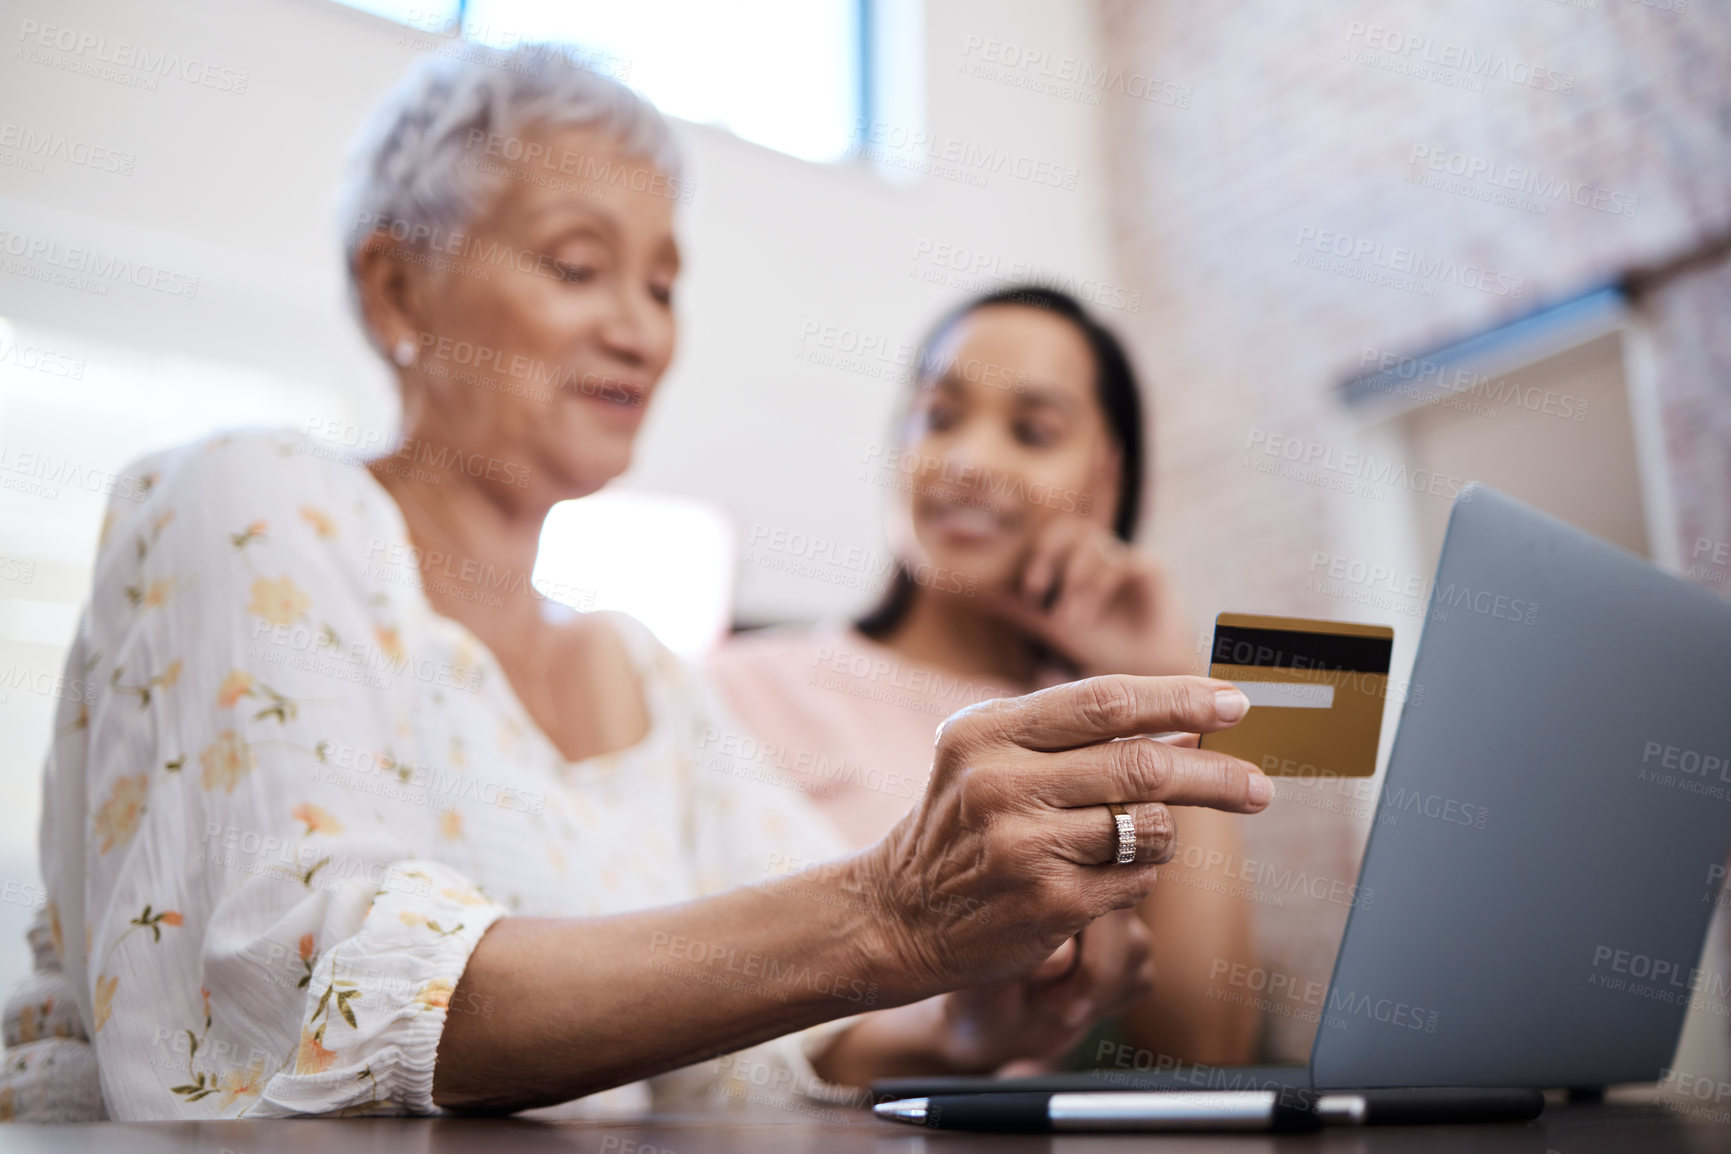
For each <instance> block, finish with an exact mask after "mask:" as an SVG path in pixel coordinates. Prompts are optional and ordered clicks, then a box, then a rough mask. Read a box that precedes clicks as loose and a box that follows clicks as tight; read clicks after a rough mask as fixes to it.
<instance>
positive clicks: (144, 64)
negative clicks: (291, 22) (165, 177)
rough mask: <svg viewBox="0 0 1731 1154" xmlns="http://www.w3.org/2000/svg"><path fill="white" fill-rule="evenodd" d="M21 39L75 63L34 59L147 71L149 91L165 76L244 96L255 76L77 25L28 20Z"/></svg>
mask: <svg viewBox="0 0 1731 1154" xmlns="http://www.w3.org/2000/svg"><path fill="white" fill-rule="evenodd" d="M18 39H19V40H20V41H22V42H23V44H24V47H25V49H50V50H53V51H55V52H61V53H64V54H65V56H66V57H69V58H71V61H70V62H71V64H72V67H66V66H65V65H64V64H62V63H61V62H60V61H55V60H53V59H52V58H49V59H44V60H38V59H32V63H41V64H49V65H50V66H51V67H62V68H65V70H66V71H71V72H84V71H86V70H87V69H88V68H91V67H97V66H101V65H109V66H112V67H115V68H123V69H132V70H134V71H137V72H142V73H144V77H141V78H140V79H148V80H149V81H150V83H149V84H148V85H141V86H140V87H145V89H146V91H152V92H153V91H155V90H156V84H155V80H157V79H163V80H180V81H183V82H185V83H187V84H191V85H193V86H195V87H198V88H214V89H215V90H216V91H218V92H232V93H234V94H235V95H237V96H242V95H245V94H246V86H247V83H248V81H249V80H251V76H250V75H249V74H248V73H245V72H239V71H236V70H235V69H232V68H223V67H221V66H219V65H215V64H211V63H209V62H207V61H203V60H198V59H195V58H193V57H190V56H182V55H181V54H180V53H178V52H168V51H160V50H157V49H153V48H150V47H147V46H145V45H142V44H134V43H132V42H131V41H130V40H111V39H110V38H108V37H107V36H98V35H96V34H94V33H91V32H84V31H81V30H79V29H77V28H66V27H63V26H60V25H54V24H39V23H37V22H36V21H34V20H25V21H22V22H21V23H20V24H19V26H18ZM21 54H22V53H21ZM79 65H83V66H84V67H79ZM102 78H103V79H112V78H113V77H106V76H105V77H102Z"/></svg>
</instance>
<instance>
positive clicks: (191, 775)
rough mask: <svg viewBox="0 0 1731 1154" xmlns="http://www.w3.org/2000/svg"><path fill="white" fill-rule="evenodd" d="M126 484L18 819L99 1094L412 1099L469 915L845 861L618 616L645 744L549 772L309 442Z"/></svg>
mask: <svg viewBox="0 0 1731 1154" xmlns="http://www.w3.org/2000/svg"><path fill="white" fill-rule="evenodd" d="M131 474H132V475H133V476H135V477H136V478H137V484H136V490H135V491H136V492H138V493H142V494H143V496H142V499H136V500H122V499H118V498H117V499H116V500H115V502H114V507H113V508H112V510H111V512H110V514H109V519H108V521H107V522H106V523H105V526H104V534H103V540H102V544H101V545H100V547H99V551H98V556H97V564H96V574H95V584H94V588H93V591H92V594H91V601H90V605H89V607H88V609H87V610H86V612H85V613H84V616H83V619H82V621H81V623H80V626H79V630H78V635H77V639H76V641H75V643H74V645H73V648H72V651H71V655H70V657H69V659H68V663H67V671H66V678H67V682H66V683H67V684H68V685H69V686H76V687H77V689H76V691H75V692H71V693H68V694H66V695H64V696H65V697H67V698H75V700H63V701H62V702H61V706H60V709H59V715H58V717H57V719H56V724H55V736H54V744H53V748H52V751H51V753H50V756H49V760H48V767H47V771H46V780H45V790H44V813H43V823H42V863H43V874H44V878H45V881H46V884H47V890H48V895H49V903H48V907H47V910H46V916H47V921H48V930H49V936H50V937H51V941H52V950H51V951H48V950H44V951H43V953H44V954H50V955H51V956H50V957H49V960H48V964H47V966H46V967H45V968H47V969H52V968H54V967H55V966H57V967H58V969H59V970H61V971H63V972H64V979H63V980H64V981H65V982H66V983H67V986H68V988H69V990H70V991H72V992H73V994H75V997H76V1001H77V1011H78V1012H77V1015H76V1016H77V1018H78V1019H79V1020H80V1021H79V1025H81V1027H82V1033H83V1034H84V1036H85V1037H87V1038H88V1039H89V1040H90V1041H89V1044H90V1045H91V1046H93V1047H94V1053H95V1059H96V1060H95V1063H94V1066H95V1069H96V1070H97V1071H98V1073H99V1075H100V1079H101V1086H100V1091H101V1098H100V1100H101V1102H102V1103H103V1104H104V1105H105V1107H106V1110H107V1113H108V1115H109V1116H110V1117H113V1118H117V1119H158V1118H170V1119H172V1118H198V1117H217V1116H235V1115H240V1114H248V1115H253V1116H260V1115H266V1116H268V1115H289V1114H322V1113H331V1112H367V1113H375V1112H376V1113H427V1112H436V1107H435V1106H434V1105H433V1102H432V1081H433V1064H434V1055H435V1052H436V1050H437V1047H438V1043H439V1037H440V1033H441V1031H442V1030H443V1027H444V1024H445V1020H446V1014H447V1013H448V1012H452V1009H453V1008H452V1006H451V1000H452V997H453V994H454V993H455V991H456V987H457V983H458V980H459V979H460V978H461V976H462V973H463V968H464V965H465V964H466V962H467V960H468V957H469V954H470V952H471V951H472V950H473V949H474V948H475V944H476V943H477V941H479V939H480V937H481V935H482V934H483V932H485V931H486V929H487V927H488V926H490V925H491V924H492V923H493V922H494V921H495V920H496V919H498V918H500V917H502V916H506V915H508V914H524V915H540V916H555V915H566V916H582V915H604V914H611V913H619V912H623V911H629V910H636V909H642V908H645V907H649V906H657V905H663V904H667V903H673V902H679V901H684V900H687V899H690V898H693V897H697V896H700V895H703V894H707V893H712V892H715V891H718V890H721V889H724V888H727V887H730V886H734V885H738V884H748V883H751V882H755V881H762V880H764V879H765V878H766V877H767V876H769V874H770V873H771V872H774V871H775V870H777V869H778V868H779V866H778V863H794V864H800V865H803V864H806V863H809V862H812V861H816V860H822V859H825V858H829V857H834V856H837V855H838V854H840V853H842V852H845V850H844V847H843V845H842V844H841V843H840V842H839V840H838V839H837V837H836V835H835V834H834V832H833V831H832V830H830V829H829V828H828V827H827V826H826V825H825V824H824V822H823V820H822V819H821V818H820V817H818V816H817V815H815V813H814V811H812V810H811V809H809V808H808V807H807V804H806V803H805V802H804V800H803V799H802V798H801V797H800V795H799V794H798V793H797V792H794V791H791V790H788V789H785V788H779V787H777V786H774V785H771V784H767V783H765V782H763V781H761V780H758V778H761V777H762V775H754V774H753V773H752V772H750V769H751V767H749V766H746V767H743V768H742V767H738V766H732V765H730V764H728V763H727V762H726V761H725V759H721V758H719V757H718V756H717V754H716V750H715V748H714V747H715V746H716V745H717V743H716V742H715V740H714V739H715V735H716V734H717V733H721V732H730V731H733V730H734V728H735V726H734V723H732V722H730V721H729V720H728V719H727V718H726V716H725V715H724V714H723V713H722V712H721V710H720V709H719V707H718V706H716V705H715V704H714V701H713V698H712V697H711V696H710V695H709V694H708V692H707V691H706V690H705V689H703V688H702V685H701V683H699V682H697V681H695V680H694V679H693V677H692V675H691V674H690V673H689V672H688V671H687V669H686V668H685V667H684V666H683V665H682V664H681V663H679V662H678V661H677V660H675V659H674V658H673V657H672V656H671V655H670V654H669V653H668V652H667V651H666V650H665V649H664V648H662V647H661V646H660V645H659V644H658V643H657V642H656V641H655V640H654V639H653V637H652V636H651V635H650V634H649V633H648V631H647V630H646V629H644V628H643V627H642V626H641V625H639V624H637V623H636V622H634V621H632V620H631V619H629V618H625V617H621V616H617V615H609V616H610V617H611V619H612V623H613V624H614V625H615V626H616V627H617V628H618V629H619V630H620V632H621V634H622V636H623V637H624V639H625V641H626V643H627V647H628V649H629V650H630V652H631V654H632V659H633V661H634V663H635V665H636V666H637V668H638V670H639V674H640V677H641V679H642V682H643V686H644V691H645V694H646V700H647V702H648V705H649V712H650V717H651V724H650V731H649V734H648V736H647V737H646V738H645V739H644V740H643V741H642V742H640V743H639V744H637V745H635V746H632V747H631V748H629V749H627V750H624V751H621V752H618V753H614V754H608V755H604V756H599V757H594V758H589V759H587V760H585V761H582V762H577V763H570V762H567V761H565V760H564V759H563V758H562V757H561V756H560V754H559V753H558V751H557V750H556V749H555V748H554V747H553V745H552V744H551V742H550V741H549V740H548V739H547V738H546V737H545V735H544V734H542V733H541V731H540V730H539V729H538V728H537V727H536V725H535V724H534V723H533V722H532V721H531V720H530V719H529V717H528V715H527V713H526V711H525V710H524V709H523V707H522V705H521V704H520V703H519V702H518V700H517V699H516V696H515V695H514V693H513V691H512V689H511V687H510V684H509V682H508V681H507V680H506V678H505V676H504V674H503V673H502V672H501V670H500V669H499V667H498V665H497V663H496V662H495V660H494V659H493V657H492V655H491V654H490V653H489V652H488V650H487V649H486V648H485V646H483V645H482V644H481V643H480V642H479V641H478V640H477V639H476V638H475V637H474V636H473V635H472V634H471V633H470V632H469V631H468V630H467V629H465V628H464V627H463V626H461V625H459V624H458V623H456V622H454V621H452V620H450V619H448V618H445V617H442V616H440V615H438V614H436V613H434V612H433V610H432V609H431V607H430V606H429V604H428V603H427V601H426V598H425V597H424V595H423V593H422V591H421V587H420V581H421V580H422V575H421V572H420V570H419V569H418V568H417V565H416V561H415V555H414V554H413V553H412V551H411V550H410V549H409V545H408V537H407V533H406V531H405V529H404V525H403V522H402V520H401V517H400V515H399V513H398V511H397V508H396V506H395V504H394V502H393V501H392V499H391V498H390V497H389V495H388V494H386V492H385V491H384V490H383V489H382V488H381V487H379V485H378V484H377V483H376V482H375V481H374V480H373V478H372V477H371V475H370V474H369V473H367V471H366V470H365V469H364V468H362V467H360V466H359V465H358V464H357V463H355V462H353V461H348V460H342V459H336V458H334V457H333V455H332V454H331V452H330V450H329V448H328V447H327V446H323V445H319V444H318V443H316V442H313V441H310V440H308V439H306V438H303V437H299V436H297V435H295V434H290V433H245V434H234V435H228V436H224V437H218V438H213V439H210V440H207V441H203V442H199V443H195V444H193V445H190V446H186V447H183V448H180V449H176V450H173V451H170V452H168V453H164V454H160V455H158V456H155V457H152V458H148V459H146V460H145V461H143V462H141V463H140V464H138V465H136V466H134V468H133V469H132V470H131ZM120 491H121V492H129V491H132V490H128V489H121V490H120ZM515 591H516V592H519V593H522V592H526V589H524V588H522V587H521V586H519V587H518V588H517V589H516V590H515ZM646 964H649V963H647V962H646ZM40 976H41V975H39V977H40ZM865 1008H868V1007H867V1006H866V1005H856V1006H850V1007H848V1009H849V1011H850V1012H852V1011H856V1010H860V1009H865ZM458 1009H461V1010H464V1011H467V1012H482V1013H484V1012H486V1007H484V1006H464V1007H458ZM833 1027H834V1024H831V1028H833ZM65 1032H73V1031H71V1030H68V1031H65ZM824 1036H826V1029H825V1028H824V1027H819V1028H818V1029H817V1030H816V1031H808V1032H807V1035H806V1036H805V1037H804V1038H803V1039H802V1038H801V1036H798V1035H796V1036H794V1037H792V1038H784V1039H780V1040H778V1041H777V1042H772V1043H768V1044H766V1045H765V1046H761V1047H756V1048H754V1050H752V1051H750V1053H751V1054H752V1055H753V1057H752V1059H751V1060H750V1061H748V1062H741V1061H738V1060H733V1061H731V1062H730V1061H728V1060H723V1061H722V1062H719V1063H714V1062H712V1063H708V1064H704V1065H702V1066H698V1067H692V1068H689V1069H687V1070H685V1071H676V1072H675V1073H674V1074H672V1075H668V1076H665V1077H664V1078H662V1079H658V1080H653V1081H652V1082H651V1083H650V1084H648V1085H645V1084H641V1083H640V1084H638V1085H636V1086H634V1087H626V1088H623V1089H622V1090H621V1091H612V1092H609V1094H608V1095H598V1096H594V1097H591V1098H590V1099H586V1100H585V1103H586V1104H591V1105H593V1104H595V1103H597V1102H598V1101H611V1102H612V1103H613V1105H614V1107H616V1108H617V1107H618V1106H619V1105H620V1103H622V1102H624V1103H629V1102H633V1101H634V1102H637V1103H638V1104H639V1105H646V1104H648V1103H649V1102H650V1101H653V1102H654V1104H655V1105H656V1106H657V1107H665V1106H668V1105H670V1104H671V1105H677V1104H679V1103H680V1102H682V1101H687V1100H689V1099H691V1098H692V1097H693V1096H695V1095H700V1094H705V1095H706V1094H713V1093H714V1092H715V1090H716V1088H717V1085H718V1084H719V1083H722V1082H725V1079H726V1077H727V1075H726V1073H725V1071H726V1070H727V1069H729V1068H733V1069H744V1070H749V1071H751V1072H752V1073H753V1075H754V1076H757V1077H761V1076H762V1070H763V1069H764V1067H765V1066H769V1067H773V1068H775V1069H778V1070H783V1071H784V1072H785V1071H788V1069H789V1068H791V1073H790V1074H788V1075H787V1076H786V1077H783V1078H781V1079H780V1081H781V1082H782V1084H792V1085H801V1084H804V1085H813V1084H815V1079H813V1077H812V1075H811V1073H810V1068H809V1064H807V1063H806V1059H805V1050H806V1048H808V1047H809V1046H811V1045H813V1044H815V1042H814V1039H816V1038H821V1037H824ZM10 1040H12V1041H14V1042H19V1043H20V1044H19V1045H15V1046H14V1047H13V1048H12V1049H11V1050H9V1051H8V1055H7V1064H6V1074H5V1075H4V1078H0V1081H4V1082H5V1084H4V1086H3V1087H0V1112H3V1113H7V1114H15V1115H16V1116H17V1117H20V1118H25V1117H29V1116H31V1109H30V1106H31V1104H30V1102H29V1101H28V1100H27V1099H28V1097H29V1085H30V1084H29V1083H28V1081H27V1080H25V1079H24V1075H25V1074H26V1073H28V1071H29V1067H30V1058H31V1054H30V1052H29V1045H32V1044H33V1045H37V1046H41V1045H44V1044H46V1043H44V1042H41V1041H34V1042H33V1041H32V1040H31V1039H20V1038H13V1039H10ZM52 1041H53V1044H55V1045H59V1046H62V1047H65V1046H68V1045H72V1044H74V1043H73V1042H70V1041H68V1040H67V1039H66V1038H64V1037H59V1038H55V1039H53V1040H52ZM802 1042H803V1043H804V1044H803V1045H802ZM76 1044H77V1045H79V1046H82V1045H84V1043H82V1042H79V1043H76ZM74 1065H76V1063H67V1062H66V1061H65V1060H64V1058H63V1059H62V1066H63V1067H64V1068H71V1067H72V1066H74ZM723 1088H725V1087H723ZM91 1100H92V1101H94V1100H95V1094H94V1088H93V1090H92V1093H91Z"/></svg>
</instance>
